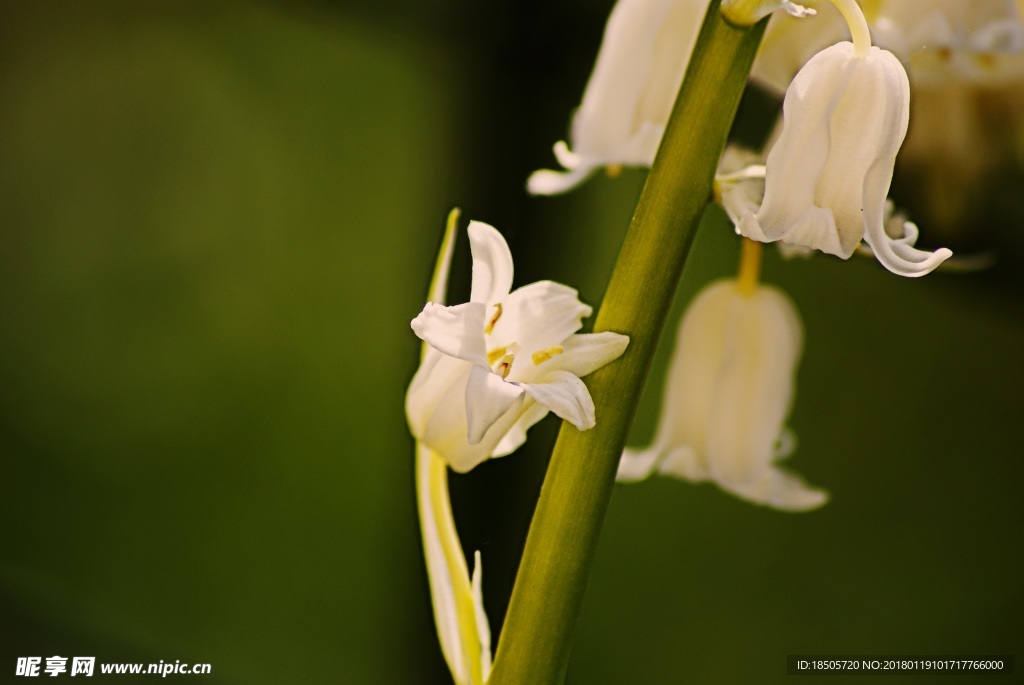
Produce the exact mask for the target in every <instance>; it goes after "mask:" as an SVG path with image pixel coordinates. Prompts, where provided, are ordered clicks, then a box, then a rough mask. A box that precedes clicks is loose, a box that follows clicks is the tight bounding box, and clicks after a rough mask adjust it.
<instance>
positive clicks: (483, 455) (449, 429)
mask: <svg viewBox="0 0 1024 685" xmlns="http://www.w3.org/2000/svg"><path fill="white" fill-rule="evenodd" d="M465 367H466V368H465V371H464V372H463V373H462V375H461V376H460V377H459V378H458V379H457V380H456V381H455V382H454V383H453V384H452V385H451V389H450V390H449V391H448V392H446V393H444V394H443V395H441V397H440V399H439V401H438V403H437V405H436V406H435V407H434V408H433V412H432V414H431V415H430V419H429V421H428V422H427V426H426V429H425V430H424V431H423V436H422V437H421V438H420V440H421V441H422V442H423V444H424V445H426V446H428V447H430V448H431V449H432V450H434V451H435V452H437V454H438V456H440V457H441V458H442V459H444V460H445V461H446V462H447V463H448V465H449V466H450V467H451V468H452V470H453V471H457V472H458V473H466V472H467V471H470V470H472V469H473V468H474V467H475V466H477V465H478V464H480V463H481V462H483V461H485V460H486V459H488V458H490V456H491V454H492V453H493V452H494V448H495V446H496V445H497V444H498V443H499V442H500V441H501V439H502V438H503V437H505V434H506V433H508V431H509V429H510V428H511V427H512V425H513V424H514V423H515V422H516V419H518V418H519V413H520V409H521V407H522V404H521V402H522V401H524V400H525V398H526V394H525V393H523V394H521V395H520V397H521V398H522V399H521V400H517V401H516V402H513V404H512V406H511V407H510V408H509V410H508V411H506V412H505V413H504V414H503V415H502V416H500V417H499V418H498V419H497V421H495V422H494V423H493V424H492V425H491V427H490V429H489V430H488V431H487V432H486V433H485V434H484V436H483V439H482V440H480V441H479V442H478V443H477V444H474V445H471V444H469V441H468V440H467V439H466V436H467V435H468V433H469V421H468V418H467V415H466V410H467V407H466V388H467V386H468V385H469V375H470V373H471V372H472V369H473V368H480V367H472V366H470V365H468V364H467V365H465ZM481 370H483V369H481Z"/></svg>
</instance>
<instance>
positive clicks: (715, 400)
mask: <svg viewBox="0 0 1024 685" xmlns="http://www.w3.org/2000/svg"><path fill="white" fill-rule="evenodd" d="M802 345H803V329H802V326H801V324H800V318H799V315H798V314H797V312H796V309H795V308H794V307H793V304H792V303H791V302H790V300H789V298H788V297H787V296H786V295H785V294H784V293H782V292H781V291H780V290H778V289H776V288H772V287H768V286H763V285H757V286H755V287H754V290H753V291H752V292H746V291H744V290H742V289H741V288H740V286H739V284H738V283H737V281H736V280H733V279H727V280H721V281H717V282H715V283H712V284H711V285H709V286H707V287H706V288H705V289H704V290H702V291H701V292H700V294H698V295H697V297H696V299H694V301H693V303H692V304H691V305H690V307H689V309H688V310H687V312H686V314H685V316H684V317H683V320H682V322H681V323H680V326H679V331H678V334H677V337H676V343H675V351H674V353H673V356H672V361H671V363H670V366H669V371H668V377H667V379H666V384H665V390H664V396H663V403H662V410H661V418H660V420H659V423H658V428H657V432H656V435H655V439H654V444H653V445H652V446H651V447H649V448H647V449H644V450H630V449H627V450H626V452H625V453H624V454H623V456H622V461H621V462H620V464H619V472H618V479H619V480H620V481H635V480H639V479H642V478H646V477H647V476H648V475H650V474H652V473H654V472H657V473H660V474H662V475H667V476H674V477H676V478H681V479H684V480H688V481H692V482H701V481H712V482H714V483H716V484H717V485H718V486H719V487H721V488H722V489H723V490H726V491H728V492H731V493H733V494H735V495H737V496H739V497H741V498H743V499H746V500H749V501H750V502H754V503H756V504H764V505H768V506H772V507H776V508H778V509H786V510H791V511H803V510H807V509H813V508H815V507H818V506H820V505H822V504H824V503H825V501H826V500H827V499H828V495H827V494H826V493H825V492H823V491H821V490H818V489H815V488H811V487H809V486H808V485H807V484H805V483H804V482H803V480H801V479H800V478H799V477H798V476H795V475H793V474H791V473H789V472H787V471H785V470H783V469H781V468H779V467H778V466H777V465H776V464H775V462H776V460H778V459H780V458H782V457H784V456H786V454H787V453H788V450H789V449H790V448H791V446H792V443H793V440H792V438H791V436H789V434H788V433H787V432H786V431H785V430H784V423H785V421H786V417H787V416H788V415H789V411H790V407H791V405H792V401H793V387H794V377H795V375H796V367H797V363H798V362H799V360H800V355H801V352H802Z"/></svg>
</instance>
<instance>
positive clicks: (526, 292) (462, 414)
mask: <svg viewBox="0 0 1024 685" xmlns="http://www.w3.org/2000/svg"><path fill="white" fill-rule="evenodd" d="M469 241H470V247H471V249H472V253H473V283H472V289H471V294H470V301H469V302H467V303H465V304H460V305H456V306H452V307H446V306H443V305H440V304H435V303H427V305H426V307H424V308H423V311H422V312H421V313H420V314H419V316H417V317H416V318H415V319H413V321H412V329H413V331H415V333H416V335H417V336H419V337H420V338H421V339H422V340H423V341H425V342H426V343H427V344H428V345H430V349H429V350H428V351H427V353H426V355H425V356H424V358H423V362H422V364H421V365H420V368H419V370H418V371H417V372H416V375H415V377H413V379H412V383H411V384H410V386H409V392H408V394H407V396H406V405H405V408H406V416H407V418H408V421H409V427H410V429H411V431H412V433H413V435H414V436H415V437H416V438H417V439H418V440H419V441H420V442H422V443H423V444H424V445H426V446H427V447H429V448H430V449H432V450H433V451H434V452H436V453H437V454H438V455H440V456H441V457H442V458H443V459H444V460H445V461H446V462H447V463H448V465H449V466H451V468H452V469H454V470H455V471H458V472H462V473H464V472H466V471H469V470H470V469H472V468H473V467H474V466H476V465H477V464H479V463H480V462H482V461H484V460H485V459H488V458H489V457H492V456H502V455H505V454H509V453H510V452H512V451H514V450H515V449H516V448H517V447H519V446H520V445H521V444H522V443H523V442H524V441H525V440H526V431H527V429H529V428H530V426H532V425H533V424H535V423H536V422H537V421H539V420H540V419H542V418H544V416H545V415H547V413H548V412H549V411H553V412H554V413H555V414H556V415H558V416H559V417H561V418H563V419H565V420H566V421H568V422H570V423H571V424H573V425H574V426H575V427H576V428H578V429H579V430H587V429H588V428H592V427H593V426H594V423H595V420H596V419H595V415H594V403H593V400H592V399H591V397H590V393H589V392H588V391H587V387H586V386H585V385H584V384H583V381H581V380H580V377H581V376H585V375H587V374H588V373H591V372H592V371H595V370H596V369H599V368H600V367H602V366H604V365H605V364H607V363H609V362H611V361H612V360H614V359H616V358H617V357H619V355H621V354H622V353H623V352H624V351H625V349H626V345H627V344H628V342H629V338H628V337H627V336H624V335H619V334H618V333H612V332H604V333H593V334H583V335H581V334H577V333H576V331H578V330H579V329H580V327H581V326H582V319H583V318H584V317H586V316H589V315H590V313H591V309H590V307H588V306H587V305H585V304H583V303H582V302H580V301H579V299H578V298H577V293H576V291H575V290H573V289H572V288H570V287H568V286H565V285H561V284H559V283H554V282H551V281H540V282H537V283H531V284H530V285H527V286H524V287H522V288H519V289H518V290H516V291H515V292H511V293H510V292H509V291H510V289H511V287H512V255H511V253H510V252H509V249H508V245H507V244H506V243H505V240H504V238H502V237H501V234H500V233H498V231H497V230H495V229H494V228H493V227H491V226H488V225H487V224H484V223H481V222H478V221H474V222H471V223H470V224H469ZM444 271H445V272H446V271H447V269H445V270H444Z"/></svg>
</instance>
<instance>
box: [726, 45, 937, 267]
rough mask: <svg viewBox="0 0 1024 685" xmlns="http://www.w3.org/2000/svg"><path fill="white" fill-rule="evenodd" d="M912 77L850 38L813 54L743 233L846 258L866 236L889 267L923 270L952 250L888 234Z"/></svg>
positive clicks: (797, 82) (792, 90)
mask: <svg viewBox="0 0 1024 685" xmlns="http://www.w3.org/2000/svg"><path fill="white" fill-rule="evenodd" d="M909 106H910V85H909V83H908V81H907V74H906V72H905V71H904V69H903V66H902V65H901V64H900V62H899V60H898V59H896V57H895V56H894V55H893V54H892V53H890V52H887V51H885V50H881V49H879V48H877V47H871V48H869V49H868V50H867V51H866V54H864V55H863V56H861V55H859V54H856V52H855V48H854V45H853V44H852V43H849V42H842V43H837V44H836V45H833V46H831V47H829V48H826V49H825V50H822V51H821V52H819V53H818V54H817V55H815V56H814V57H813V58H812V59H811V60H810V61H809V62H808V63H807V64H806V65H805V66H804V68H803V69H801V70H800V72H799V73H798V74H797V75H796V78H794V79H793V83H792V84H790V87H789V89H788V90H787V91H786V99H785V102H784V104H783V129H782V134H781V136H780V137H779V140H778V142H776V144H775V145H774V146H773V147H772V150H771V152H770V153H769V155H768V161H767V164H766V175H765V196H764V202H763V203H762V204H761V207H760V209H759V210H758V211H757V213H756V214H755V213H748V214H747V215H746V216H744V217H743V219H742V220H741V221H740V224H739V226H738V229H739V230H740V232H741V233H742V234H743V235H745V236H747V237H748V238H752V239H754V240H759V241H761V242H772V241H776V240H782V241H784V242H787V243H791V244H795V245H803V246H806V247H810V248H813V249H817V250H821V251H822V252H827V253H829V254H833V255H836V256H839V257H841V258H843V259H848V258H849V257H850V256H851V255H852V254H853V253H854V252H855V251H856V249H857V246H858V245H859V244H860V242H861V240H864V241H866V242H867V243H868V245H870V246H871V250H872V252H874V254H875V256H876V257H877V258H878V260H879V261H880V262H881V263H882V265H883V266H885V268H887V269H889V270H890V271H892V272H893V273H896V274H899V275H901V276H923V275H925V274H927V273H929V272H931V271H932V270H933V269H935V267H937V266H938V265H939V264H941V263H942V262H943V261H944V260H946V259H947V258H949V257H950V256H951V255H952V252H950V251H949V250H947V249H945V248H942V249H939V250H937V251H936V252H934V253H929V252H925V251H922V250H918V249H916V248H914V246H913V245H912V244H911V243H912V241H911V240H909V239H908V237H907V236H899V237H896V238H894V237H892V236H890V235H888V234H887V233H886V230H885V225H884V212H885V202H886V196H887V194H888V192H889V184H890V182H891V181H892V173H893V164H894V163H895V160H896V153H897V152H899V148H900V144H901V143H902V142H903V138H904V136H905V135H906V132H907V121H908V116H909Z"/></svg>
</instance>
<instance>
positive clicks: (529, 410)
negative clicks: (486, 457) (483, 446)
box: [491, 397, 550, 457]
mask: <svg viewBox="0 0 1024 685" xmlns="http://www.w3.org/2000/svg"><path fill="white" fill-rule="evenodd" d="M549 411H550V410H549V409H548V408H547V407H545V406H544V405H543V404H538V403H537V402H536V401H535V400H534V399H533V398H532V397H527V398H526V400H525V401H524V402H523V407H522V409H521V410H520V413H519V418H518V419H516V422H515V423H514V424H512V427H511V428H509V430H508V433H506V434H505V437H503V438H502V439H501V441H500V442H499V443H498V444H497V446H496V447H495V448H494V453H493V454H491V456H492V457H504V456H505V455H507V454H512V453H513V452H515V451H516V450H517V449H519V446H520V445H522V444H523V443H524V442H526V431H528V430H530V428H532V427H533V424H535V423H537V422H538V421H540V420H541V419H543V418H544V417H545V416H547V415H548V412H549Z"/></svg>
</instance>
